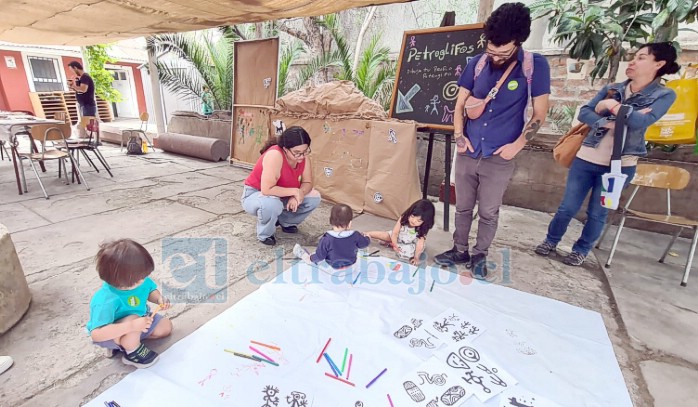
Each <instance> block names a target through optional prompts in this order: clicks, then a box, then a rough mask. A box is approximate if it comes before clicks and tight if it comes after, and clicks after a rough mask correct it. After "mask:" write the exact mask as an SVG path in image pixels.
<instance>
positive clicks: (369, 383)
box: [366, 367, 388, 389]
mask: <svg viewBox="0 0 698 407" xmlns="http://www.w3.org/2000/svg"><path fill="white" fill-rule="evenodd" d="M387 371H388V368H387V367H386V368H385V369H383V370H382V371H381V372H380V373H378V376H376V377H374V378H373V380H371V381H370V382H368V384H367V385H366V388H367V389H368V388H369V387H371V385H372V384H373V383H375V382H376V380H378V379H379V378H380V377H381V376H383V374H385V372H387Z"/></svg>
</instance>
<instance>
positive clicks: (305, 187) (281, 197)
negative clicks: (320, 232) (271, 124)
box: [242, 126, 320, 246]
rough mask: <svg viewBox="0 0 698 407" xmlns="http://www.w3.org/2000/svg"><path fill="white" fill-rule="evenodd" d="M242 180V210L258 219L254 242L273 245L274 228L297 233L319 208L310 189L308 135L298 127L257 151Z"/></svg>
mask: <svg viewBox="0 0 698 407" xmlns="http://www.w3.org/2000/svg"><path fill="white" fill-rule="evenodd" d="M260 153H261V154H262V156H261V157H259V159H258V160H257V163H256V164H255V166H254V168H253V169H252V172H251V173H250V175H249V176H248V177H247V179H246V180H245V188H244V189H243V191H242V207H243V208H244V209H245V212H247V213H249V214H250V215H256V216H257V239H259V241H260V242H262V243H264V244H266V245H270V246H271V245H275V244H276V238H275V237H274V233H275V232H276V227H277V226H281V229H282V230H283V231H284V232H286V233H296V232H298V225H299V224H300V223H301V222H303V221H304V220H305V218H307V217H308V215H310V213H311V212H312V211H313V210H314V209H315V208H317V206H318V205H319V204H320V194H319V193H318V192H317V191H316V190H314V189H313V177H312V165H311V163H310V157H309V155H310V135H309V134H308V132H307V131H305V129H303V128H302V127H299V126H294V127H289V128H288V129H286V130H284V132H283V133H281V135H280V136H279V137H278V138H277V139H272V140H270V141H269V142H267V144H266V145H265V146H264V147H263V148H262V150H261V151H260Z"/></svg>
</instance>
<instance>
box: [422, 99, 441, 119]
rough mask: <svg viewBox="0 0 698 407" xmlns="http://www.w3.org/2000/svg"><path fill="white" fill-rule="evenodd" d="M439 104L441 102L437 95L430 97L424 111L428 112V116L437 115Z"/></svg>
mask: <svg viewBox="0 0 698 407" xmlns="http://www.w3.org/2000/svg"><path fill="white" fill-rule="evenodd" d="M440 104H441V100H440V99H439V95H434V97H432V98H431V100H429V104H428V105H427V106H426V109H425V110H424V111H425V112H429V115H433V114H437V115H438V114H439V105H440ZM430 109H431V110H430Z"/></svg>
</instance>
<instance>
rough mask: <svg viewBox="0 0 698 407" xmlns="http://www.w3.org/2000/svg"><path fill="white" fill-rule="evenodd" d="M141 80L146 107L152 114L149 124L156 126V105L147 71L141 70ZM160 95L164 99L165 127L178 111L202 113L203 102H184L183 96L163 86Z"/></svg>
mask: <svg viewBox="0 0 698 407" xmlns="http://www.w3.org/2000/svg"><path fill="white" fill-rule="evenodd" d="M141 78H142V80H143V92H144V93H145V105H146V107H147V109H148V112H150V119H149V122H150V123H152V124H155V113H154V112H155V105H154V103H153V92H152V86H151V82H150V75H149V74H148V72H147V71H146V70H145V69H141ZM160 93H161V94H162V99H163V101H162V102H163V103H162V105H163V109H164V110H165V111H164V117H165V126H167V123H169V122H170V119H171V118H172V113H174V112H175V111H177V110H186V111H193V112H197V113H201V102H200V101H198V100H194V99H192V100H184V99H182V97H181V96H178V95H175V94H173V93H172V92H170V91H169V90H167V89H166V88H165V87H163V86H162V85H161V86H160Z"/></svg>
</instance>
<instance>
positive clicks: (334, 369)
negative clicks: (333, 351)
mask: <svg viewBox="0 0 698 407" xmlns="http://www.w3.org/2000/svg"><path fill="white" fill-rule="evenodd" d="M323 355H324V356H325V359H327V363H329V364H330V368H332V371H333V372H334V374H335V376H337V377H339V376H341V375H342V374H341V373H339V368H338V367H337V365H335V364H334V362H333V361H332V358H330V355H328V354H327V353H323Z"/></svg>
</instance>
